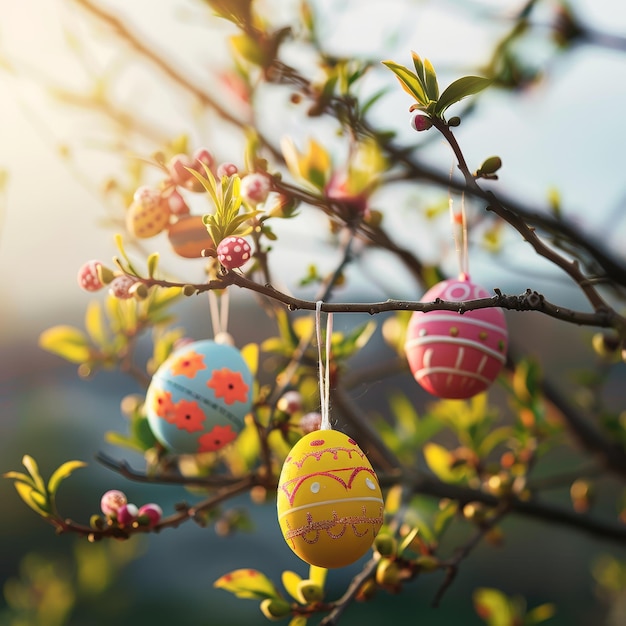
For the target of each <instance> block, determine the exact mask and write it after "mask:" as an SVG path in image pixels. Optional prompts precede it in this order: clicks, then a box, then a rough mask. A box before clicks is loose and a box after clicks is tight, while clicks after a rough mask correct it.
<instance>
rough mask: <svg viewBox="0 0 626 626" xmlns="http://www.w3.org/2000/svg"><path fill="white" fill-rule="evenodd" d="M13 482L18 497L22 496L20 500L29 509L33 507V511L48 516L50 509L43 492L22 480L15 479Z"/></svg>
mask: <svg viewBox="0 0 626 626" xmlns="http://www.w3.org/2000/svg"><path fill="white" fill-rule="evenodd" d="M13 484H14V485H15V489H16V491H17V493H18V494H19V496H20V498H22V500H23V501H24V502H25V503H26V504H27V505H28V506H29V507H30V508H31V509H33V511H35V513H38V514H39V515H41V516H43V517H49V515H50V510H49V507H48V503H47V501H46V497H45V496H44V495H43V494H41V493H40V492H39V491H37V490H36V489H34V488H33V487H31V486H30V485H26V484H25V483H23V482H20V481H15V482H14V483H13Z"/></svg>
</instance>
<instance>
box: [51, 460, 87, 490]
mask: <svg viewBox="0 0 626 626" xmlns="http://www.w3.org/2000/svg"><path fill="white" fill-rule="evenodd" d="M81 467H87V463H84V462H83V461H66V462H65V463H63V465H61V466H59V467H57V469H56V470H54V472H53V473H52V476H50V480H49V481H48V493H49V494H50V495H51V496H53V495H54V494H55V493H56V492H57V489H58V488H59V485H60V484H61V481H63V480H65V479H66V478H68V477H69V476H70V475H71V474H72V472H74V471H75V470H77V469H79V468H81Z"/></svg>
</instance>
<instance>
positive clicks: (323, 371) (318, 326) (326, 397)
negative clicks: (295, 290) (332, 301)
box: [315, 300, 333, 430]
mask: <svg viewBox="0 0 626 626" xmlns="http://www.w3.org/2000/svg"><path fill="white" fill-rule="evenodd" d="M322 304H323V302H322V301H321V300H318V301H317V302H316V303H315V334H316V336H317V360H318V364H319V379H320V404H321V410H320V413H321V416H322V421H321V424H320V430H332V426H331V425H330V348H331V343H332V335H333V314H332V313H329V314H328V315H327V317H326V346H325V349H326V355H325V357H326V358H325V360H324V358H322V357H323V355H322Z"/></svg>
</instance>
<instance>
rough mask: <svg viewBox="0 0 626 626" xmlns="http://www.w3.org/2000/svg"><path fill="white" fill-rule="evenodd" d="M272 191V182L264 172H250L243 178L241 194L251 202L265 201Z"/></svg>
mask: <svg viewBox="0 0 626 626" xmlns="http://www.w3.org/2000/svg"><path fill="white" fill-rule="evenodd" d="M269 192H270V182H269V180H268V178H267V177H266V176H263V174H257V173H253V174H248V175H247V176H244V177H243V178H242V179H241V195H242V197H243V198H244V200H247V201H248V202H250V203H251V204H259V203H260V202H265V200H267V196H268V194H269Z"/></svg>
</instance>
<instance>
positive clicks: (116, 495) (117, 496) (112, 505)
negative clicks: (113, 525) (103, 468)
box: [100, 489, 127, 515]
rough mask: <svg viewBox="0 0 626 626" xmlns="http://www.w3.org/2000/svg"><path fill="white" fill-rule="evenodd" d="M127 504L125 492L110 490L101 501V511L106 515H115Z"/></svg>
mask: <svg viewBox="0 0 626 626" xmlns="http://www.w3.org/2000/svg"><path fill="white" fill-rule="evenodd" d="M126 502H127V500H126V494H125V493H124V492H123V491H119V490H118V489H109V491H107V492H106V493H105V494H104V495H103V496H102V498H101V499H100V509H101V510H102V512H103V513H104V515H115V514H117V511H118V510H119V508H120V507H122V506H124V505H125V504H126Z"/></svg>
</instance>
